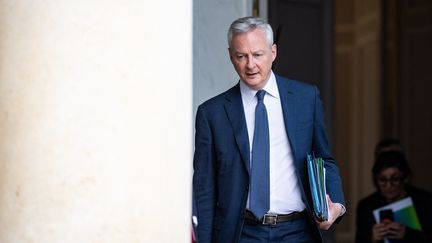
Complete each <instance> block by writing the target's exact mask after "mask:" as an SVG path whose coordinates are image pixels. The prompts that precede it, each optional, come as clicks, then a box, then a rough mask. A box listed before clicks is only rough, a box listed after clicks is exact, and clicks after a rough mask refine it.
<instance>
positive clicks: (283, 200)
mask: <svg viewBox="0 0 432 243" xmlns="http://www.w3.org/2000/svg"><path fill="white" fill-rule="evenodd" d="M263 90H265V91H266V94H265V96H264V104H265V106H266V109H267V116H268V120H269V121H268V122H269V136H270V210H269V213H277V214H288V213H292V212H300V211H303V210H304V209H305V207H306V206H305V205H304V203H303V201H302V199H301V193H300V188H299V185H298V183H299V182H298V180H297V176H296V171H295V170H296V168H295V165H294V160H293V155H292V152H291V147H290V144H289V141H288V136H287V133H286V129H285V123H284V118H283V112H282V105H281V100H280V96H279V89H278V87H277V83H276V78H275V76H274V74H273V72H272V73H271V74H270V78H269V80H268V81H267V84H266V85H265V86H264V88H263ZM240 92H241V96H242V101H243V108H244V112H245V117H246V125H247V130H248V136H249V148H250V151H249V156H250V158H251V160H250V161H252V151H251V150H252V141H253V136H254V128H255V106H256V104H257V102H258V101H257V98H256V96H255V95H256V93H257V90H253V89H251V88H249V87H248V86H247V85H246V84H245V83H244V82H243V81H240ZM247 207H248V208H249V196H248V201H247Z"/></svg>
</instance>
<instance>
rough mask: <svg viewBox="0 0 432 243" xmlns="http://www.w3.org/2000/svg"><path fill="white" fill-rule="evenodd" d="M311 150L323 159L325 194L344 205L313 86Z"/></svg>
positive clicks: (319, 103) (320, 105)
mask: <svg viewBox="0 0 432 243" xmlns="http://www.w3.org/2000/svg"><path fill="white" fill-rule="evenodd" d="M313 136H314V137H313V151H314V152H315V153H316V155H317V156H319V157H322V158H323V160H324V161H325V163H324V166H325V169H326V186H327V187H326V189H327V194H328V195H329V196H330V199H331V200H332V201H333V202H337V203H340V204H342V205H344V206H346V205H345V199H344V195H343V190H342V181H341V178H340V175H339V169H338V167H337V165H336V161H335V159H334V157H333V155H332V152H331V150H330V145H329V143H328V139H327V134H326V130H325V123H324V111H323V105H322V102H321V98H320V94H319V91H318V88H317V87H315V109H314V132H313Z"/></svg>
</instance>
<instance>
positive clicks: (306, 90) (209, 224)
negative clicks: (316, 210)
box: [193, 75, 345, 243]
mask: <svg viewBox="0 0 432 243" xmlns="http://www.w3.org/2000/svg"><path fill="white" fill-rule="evenodd" d="M276 82H277V85H278V89H279V94H280V98H281V104H282V110H283V116H284V122H285V127H286V131H287V135H288V139H289V142H290V145H291V150H292V152H293V156H294V163H295V165H296V172H297V173H296V174H297V178H298V180H299V181H300V183H299V185H300V187H301V188H300V190H301V193H302V200H303V201H304V203H305V205H306V208H307V211H308V212H309V214H308V215H309V217H308V218H309V219H310V222H311V224H310V225H311V227H312V228H313V230H314V231H315V232H316V233H317V237H318V239H319V237H320V234H319V231H318V228H317V227H316V224H315V223H314V219H313V216H312V211H311V208H312V207H313V204H312V200H311V193H310V189H309V179H308V174H307V164H306V155H307V153H311V152H312V151H314V152H315V154H316V156H319V157H322V158H323V159H324V160H325V167H326V173H327V174H326V183H327V193H328V194H329V196H330V198H331V200H332V201H333V202H339V203H341V204H345V203H344V196H343V192H342V186H341V179H340V176H339V171H338V168H337V166H336V164H335V161H334V158H333V156H332V154H331V151H330V149H329V145H328V141H327V136H326V132H325V128H324V118H323V107H322V103H321V99H320V96H319V92H318V89H317V88H316V87H315V86H312V85H309V84H305V83H302V82H298V81H294V80H289V79H286V78H283V77H281V76H278V75H276ZM195 129H196V131H195V154H194V176H193V188H194V201H195V206H196V213H197V215H196V216H197V218H198V227H197V240H198V243H207V242H208V243H210V242H223V243H231V242H237V241H238V239H239V237H240V233H241V229H242V226H243V222H244V219H243V215H244V212H245V208H246V201H247V196H248V191H249V150H250V148H249V140H248V133H247V128H246V120H245V116H244V111H243V104H242V98H241V93H240V86H239V84H237V85H235V86H234V87H232V88H231V89H229V90H228V91H226V92H224V93H222V94H220V95H218V96H216V97H214V98H212V99H210V100H208V101H206V102H204V103H203V104H201V105H200V106H199V107H198V111H197V115H196V127H195Z"/></svg>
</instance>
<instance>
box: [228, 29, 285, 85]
mask: <svg viewBox="0 0 432 243" xmlns="http://www.w3.org/2000/svg"><path fill="white" fill-rule="evenodd" d="M229 54H230V59H231V62H232V64H233V65H234V68H235V70H236V71H237V73H238V75H239V76H240V79H241V80H243V81H244V82H245V83H246V84H247V85H248V86H249V87H250V88H252V89H254V90H259V89H261V88H263V87H264V85H265V84H266V82H267V80H268V78H269V77H270V72H271V66H272V63H273V61H274V59H275V58H276V45H274V44H273V45H272V46H271V47H270V46H269V44H268V43H267V40H266V36H265V33H264V31H262V30H260V29H254V30H253V31H249V32H247V33H241V34H236V35H234V36H233V38H232V41H231V47H230V48H229Z"/></svg>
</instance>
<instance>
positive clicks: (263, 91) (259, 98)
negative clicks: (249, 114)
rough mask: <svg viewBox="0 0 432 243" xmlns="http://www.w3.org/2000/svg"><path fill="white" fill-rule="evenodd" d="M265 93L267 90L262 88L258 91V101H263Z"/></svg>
mask: <svg viewBox="0 0 432 243" xmlns="http://www.w3.org/2000/svg"><path fill="white" fill-rule="evenodd" d="M265 94H266V92H265V90H262V89H260V90H258V92H257V93H256V96H257V98H258V101H263V100H264V95H265Z"/></svg>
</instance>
